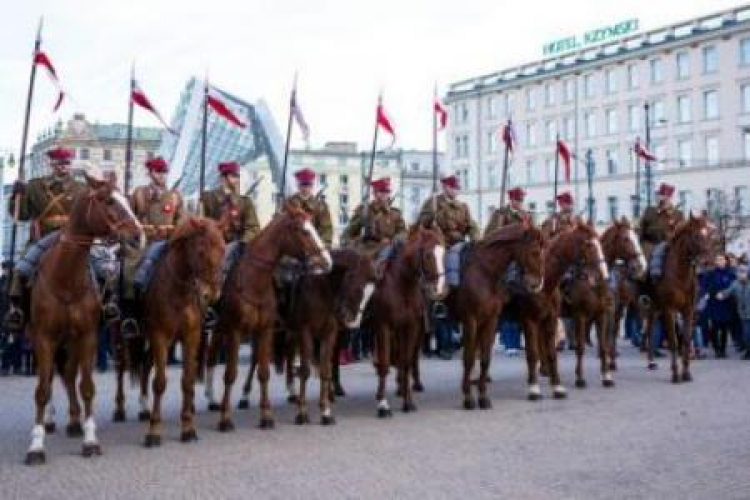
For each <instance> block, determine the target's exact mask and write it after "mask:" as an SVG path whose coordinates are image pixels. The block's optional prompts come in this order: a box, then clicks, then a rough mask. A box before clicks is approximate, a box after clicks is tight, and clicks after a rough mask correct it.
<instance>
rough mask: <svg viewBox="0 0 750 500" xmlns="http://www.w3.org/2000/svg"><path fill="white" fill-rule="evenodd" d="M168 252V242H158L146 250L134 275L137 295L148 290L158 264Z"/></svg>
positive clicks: (134, 286) (134, 287)
mask: <svg viewBox="0 0 750 500" xmlns="http://www.w3.org/2000/svg"><path fill="white" fill-rule="evenodd" d="M166 251H167V242H166V241H156V242H154V243H151V244H150V245H149V247H148V248H147V249H146V253H145V254H144V256H143V259H142V260H141V262H140V264H139V265H138V267H137V268H136V271H135V274H134V275H133V289H134V290H135V291H136V292H137V293H139V294H143V293H145V292H146V290H148V286H149V285H150V284H151V281H152V280H153V278H154V273H155V272H156V264H158V263H159V261H160V260H161V259H162V257H164V254H166V253H167V252H166Z"/></svg>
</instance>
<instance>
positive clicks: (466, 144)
mask: <svg viewBox="0 0 750 500" xmlns="http://www.w3.org/2000/svg"><path fill="white" fill-rule="evenodd" d="M463 142H464V158H468V157H469V154H470V153H469V136H468V135H464V141H463Z"/></svg>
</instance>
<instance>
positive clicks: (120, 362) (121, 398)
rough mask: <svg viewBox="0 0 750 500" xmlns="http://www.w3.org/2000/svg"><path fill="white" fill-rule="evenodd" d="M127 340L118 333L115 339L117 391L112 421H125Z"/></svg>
mask: <svg viewBox="0 0 750 500" xmlns="http://www.w3.org/2000/svg"><path fill="white" fill-rule="evenodd" d="M124 342H125V340H124V339H123V338H122V337H121V336H120V335H118V336H117V337H116V340H115V345H114V349H115V372H116V374H117V388H116V391H115V411H114V413H113V414H112V421H114V422H124V421H125V419H126V413H125V346H124V345H123V343H124Z"/></svg>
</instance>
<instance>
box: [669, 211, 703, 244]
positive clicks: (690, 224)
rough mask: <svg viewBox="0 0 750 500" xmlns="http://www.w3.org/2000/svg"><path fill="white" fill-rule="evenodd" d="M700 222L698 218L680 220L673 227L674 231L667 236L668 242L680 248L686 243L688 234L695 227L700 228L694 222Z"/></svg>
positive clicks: (693, 230)
mask: <svg viewBox="0 0 750 500" xmlns="http://www.w3.org/2000/svg"><path fill="white" fill-rule="evenodd" d="M699 222H700V219H690V218H688V219H687V220H684V221H682V222H680V223H679V224H678V225H677V227H676V228H675V231H674V233H673V234H672V236H671V237H670V238H669V240H668V242H669V245H670V246H674V247H677V248H681V247H682V246H684V245H685V244H687V238H686V237H687V236H690V235H691V234H692V233H693V232H695V230H696V229H698V230H699V229H700V228H699V227H698V226H697V225H696V224H698V223H699Z"/></svg>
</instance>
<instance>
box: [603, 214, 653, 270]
mask: <svg viewBox="0 0 750 500" xmlns="http://www.w3.org/2000/svg"><path fill="white" fill-rule="evenodd" d="M601 241H602V246H603V249H604V254H605V257H606V259H607V262H608V263H610V264H615V263H618V262H623V263H625V264H627V267H628V268H629V269H631V270H632V272H633V273H634V274H635V277H636V278H640V277H642V276H643V273H645V272H646V257H645V256H644V254H643V249H642V248H641V243H640V242H639V241H638V235H636V234H635V230H634V229H633V227H632V226H631V225H630V221H629V220H628V219H627V218H625V217H623V218H622V219H621V220H619V221H615V222H614V223H613V224H612V226H610V227H609V228H607V230H606V231H604V234H603V235H602V239H601Z"/></svg>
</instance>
